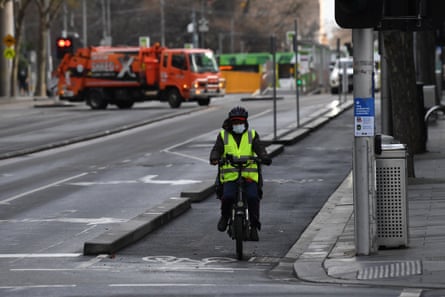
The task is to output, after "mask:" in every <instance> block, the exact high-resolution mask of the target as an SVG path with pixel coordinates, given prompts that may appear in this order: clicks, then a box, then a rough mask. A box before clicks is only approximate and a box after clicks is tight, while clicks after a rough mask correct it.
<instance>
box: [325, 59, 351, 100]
mask: <svg viewBox="0 0 445 297" xmlns="http://www.w3.org/2000/svg"><path fill="white" fill-rule="evenodd" d="M344 65H345V66H346V73H347V75H348V92H351V91H352V83H353V80H352V77H353V74H354V69H353V66H352V57H347V58H340V59H339V60H337V61H335V64H334V68H333V69H332V71H331V74H330V76H329V85H330V87H331V94H338V92H341V91H342V84H343V83H342V79H343V67H344Z"/></svg>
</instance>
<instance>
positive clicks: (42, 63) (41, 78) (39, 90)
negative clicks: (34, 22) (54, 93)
mask: <svg viewBox="0 0 445 297" xmlns="http://www.w3.org/2000/svg"><path fill="white" fill-rule="evenodd" d="M45 18H46V17H45ZM46 23H47V22H46V20H41V28H40V30H39V32H40V40H39V49H38V51H37V81H36V91H35V95H36V96H41V97H44V96H46V71H47V67H46V60H47V50H48V49H47V43H48V36H49V30H48V27H47V26H46Z"/></svg>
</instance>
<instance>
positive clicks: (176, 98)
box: [167, 89, 182, 108]
mask: <svg viewBox="0 0 445 297" xmlns="http://www.w3.org/2000/svg"><path fill="white" fill-rule="evenodd" d="M167 101H168V104H170V107H171V108H178V107H180V106H181V103H182V98H181V95H180V94H179V92H178V90H176V89H170V90H169V91H168V93H167Z"/></svg>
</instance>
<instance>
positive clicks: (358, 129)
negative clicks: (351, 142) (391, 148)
mask: <svg viewBox="0 0 445 297" xmlns="http://www.w3.org/2000/svg"><path fill="white" fill-rule="evenodd" d="M354 122H355V123H354V135H355V136H359V137H363V136H364V137H370V136H374V134H375V108H374V98H354Z"/></svg>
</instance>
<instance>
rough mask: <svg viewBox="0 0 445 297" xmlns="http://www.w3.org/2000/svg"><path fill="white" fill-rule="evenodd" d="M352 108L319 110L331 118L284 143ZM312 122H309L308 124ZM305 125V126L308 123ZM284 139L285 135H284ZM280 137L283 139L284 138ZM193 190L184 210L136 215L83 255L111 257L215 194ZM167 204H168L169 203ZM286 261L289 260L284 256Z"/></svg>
mask: <svg viewBox="0 0 445 297" xmlns="http://www.w3.org/2000/svg"><path fill="white" fill-rule="evenodd" d="M351 106H352V105H351V104H350V105H348V106H344V107H343V108H338V109H337V110H334V109H327V110H324V111H322V114H325V115H326V114H328V113H332V114H331V115H330V116H323V117H322V118H323V120H322V121H315V122H316V123H317V125H318V126H317V125H313V126H312V128H303V129H300V130H301V131H302V132H300V133H301V135H300V133H296V134H292V133H288V134H287V135H288V139H289V141H288V142H287V143H295V142H296V141H297V140H299V139H301V138H302V137H304V136H305V135H307V134H308V133H309V132H310V131H311V130H313V129H316V128H317V127H319V126H321V125H323V124H324V123H326V122H328V121H329V120H330V119H332V118H334V117H335V116H338V115H339V114H341V113H342V112H343V111H345V110H346V109H348V108H349V107H351ZM315 116H320V113H317V114H316V115H315ZM310 122H312V121H308V122H307V123H310ZM307 123H306V124H307ZM292 135H296V136H295V137H296V138H297V140H294V139H292ZM284 136H286V135H284ZM284 136H282V137H284ZM266 149H267V152H268V153H269V156H270V157H271V158H273V157H275V156H277V155H279V154H280V153H282V152H283V151H284V145H283V144H281V143H271V144H269V145H268V146H267V147H266ZM194 189H196V190H187V191H183V192H181V193H180V196H181V198H178V199H184V200H183V203H185V204H187V205H188V206H187V207H182V206H181V207H178V206H176V205H170V206H168V205H167V207H166V206H162V207H161V209H162V211H161V212H165V213H166V214H167V215H165V216H164V215H162V214H161V213H158V215H159V216H162V219H159V218H158V217H157V216H154V217H153V216H150V215H147V214H150V213H151V214H153V213H156V212H155V211H153V210H149V211H148V212H145V213H144V214H142V215H140V216H137V217H136V218H134V219H132V220H130V221H129V222H127V223H124V224H121V225H119V226H118V227H116V228H114V229H112V230H110V231H108V232H105V233H104V234H102V235H100V236H98V237H97V238H96V239H94V240H92V241H90V242H86V243H85V244H84V254H85V255H97V254H112V253H116V252H117V251H118V250H120V249H122V248H124V247H126V246H128V245H130V244H132V243H134V242H136V241H138V240H139V239H141V238H142V237H144V236H146V235H147V234H149V233H150V232H152V231H153V230H154V229H156V228H158V227H161V226H162V225H164V224H167V223H168V222H170V221H171V220H173V219H174V218H175V217H176V216H178V215H180V214H182V213H183V212H185V211H186V210H188V209H189V208H190V204H191V203H196V202H200V201H203V200H204V199H207V198H208V197H210V196H211V195H213V194H214V189H215V186H214V181H204V182H203V183H202V184H201V186H200V187H196V186H195V188H194ZM168 202H169V201H168ZM176 208H178V209H179V212H178V211H176ZM170 213H175V215H168V214H170ZM286 258H288V257H286ZM308 264H313V262H308Z"/></svg>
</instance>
